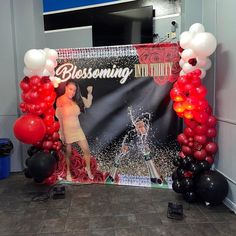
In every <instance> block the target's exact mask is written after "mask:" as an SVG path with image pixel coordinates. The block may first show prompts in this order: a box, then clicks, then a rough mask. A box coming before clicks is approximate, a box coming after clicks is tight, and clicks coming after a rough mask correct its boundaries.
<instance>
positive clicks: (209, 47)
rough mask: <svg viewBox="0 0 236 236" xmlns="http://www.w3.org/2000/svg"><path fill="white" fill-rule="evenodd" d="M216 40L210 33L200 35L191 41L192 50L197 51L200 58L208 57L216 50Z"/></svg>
mask: <svg viewBox="0 0 236 236" xmlns="http://www.w3.org/2000/svg"><path fill="white" fill-rule="evenodd" d="M216 45H217V42H216V38H215V36H214V35H213V34H211V33H208V32H203V33H198V34H196V35H195V36H194V38H193V39H192V41H191V48H192V49H193V50H194V51H195V53H196V54H197V56H198V57H208V56H210V55H211V54H212V53H213V52H214V51H215V49H216Z"/></svg>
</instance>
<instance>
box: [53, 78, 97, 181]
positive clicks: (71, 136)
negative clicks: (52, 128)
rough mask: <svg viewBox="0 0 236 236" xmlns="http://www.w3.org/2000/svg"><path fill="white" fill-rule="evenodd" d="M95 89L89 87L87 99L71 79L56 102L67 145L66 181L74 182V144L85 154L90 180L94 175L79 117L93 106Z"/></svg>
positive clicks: (57, 114) (61, 136)
mask: <svg viewBox="0 0 236 236" xmlns="http://www.w3.org/2000/svg"><path fill="white" fill-rule="evenodd" d="M92 91H93V87H92V86H88V87H87V92H88V94H87V98H85V97H82V96H81V91H80V88H79V84H78V81H76V80H73V79H69V80H68V81H67V82H66V84H65V92H64V94H63V95H61V96H60V97H58V98H57V101H56V117H57V118H58V120H59V123H60V130H59V134H60V139H61V141H62V143H63V144H64V145H65V159H66V168H67V169H66V179H67V180H68V181H72V176H71V172H70V164H71V161H70V157H71V155H72V143H77V144H78V145H79V147H80V148H81V150H82V152H83V157H84V159H85V162H86V167H85V170H86V172H87V174H88V177H89V178H90V179H93V175H92V173H91V169H90V158H91V154H90V149H89V145H88V141H87V138H86V136H85V134H84V132H83V130H82V127H81V126H80V121H79V116H80V114H81V113H82V112H84V111H85V108H89V107H90V106H91V105H92V100H93V95H92Z"/></svg>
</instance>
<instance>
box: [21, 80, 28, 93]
mask: <svg viewBox="0 0 236 236" xmlns="http://www.w3.org/2000/svg"><path fill="white" fill-rule="evenodd" d="M25 78H28V77H25ZM25 78H24V79H23V80H22V81H21V82H20V88H21V89H22V91H23V92H25V93H27V92H28V91H29V90H30V85H29V78H28V79H25Z"/></svg>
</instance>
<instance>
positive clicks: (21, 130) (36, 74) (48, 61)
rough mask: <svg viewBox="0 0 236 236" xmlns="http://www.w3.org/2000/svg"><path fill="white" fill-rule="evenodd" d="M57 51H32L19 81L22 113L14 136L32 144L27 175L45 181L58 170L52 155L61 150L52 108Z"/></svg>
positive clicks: (58, 81)
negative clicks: (55, 168) (23, 75)
mask: <svg viewBox="0 0 236 236" xmlns="http://www.w3.org/2000/svg"><path fill="white" fill-rule="evenodd" d="M57 57H58V56H57V51H56V50H53V49H48V48H45V49H44V50H37V49H31V50H29V51H27V52H26V53H25V56H24V62H25V68H24V74H25V77H24V78H23V79H22V80H21V82H20V88H21V90H22V93H21V99H22V102H21V103H20V105H19V107H20V109H21V111H22V113H23V115H22V116H21V117H19V118H18V119H17V120H16V121H15V123H14V126H13V131H14V134H15V137H16V138H17V139H18V140H20V141H21V142H23V143H26V144H32V145H33V146H31V147H30V149H29V150H28V155H29V156H30V158H27V159H26V166H27V168H26V169H25V171H24V172H25V175H26V176H27V177H33V178H34V179H35V181H37V182H42V181H43V180H44V179H45V178H47V177H49V176H50V175H51V174H52V173H53V171H54V167H55V157H54V156H53V155H51V154H50V152H52V151H53V150H54V151H58V150H60V149H61V146H62V145H61V142H60V140H59V134H58V131H59V128H60V125H59V122H58V121H56V120H55V117H54V114H55V109H54V107H53V105H54V103H55V99H56V93H55V91H54V87H57V86H58V83H60V79H59V78H56V77H54V68H55V67H56V65H57V61H56V60H57Z"/></svg>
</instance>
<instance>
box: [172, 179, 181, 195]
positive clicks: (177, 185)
mask: <svg viewBox="0 0 236 236" xmlns="http://www.w3.org/2000/svg"><path fill="white" fill-rule="evenodd" d="M172 188H173V190H174V191H175V192H176V193H182V192H183V186H182V183H181V181H180V180H178V179H176V180H174V181H173V183H172Z"/></svg>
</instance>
